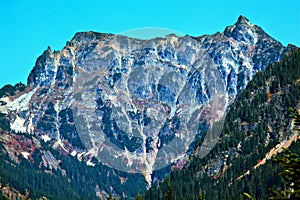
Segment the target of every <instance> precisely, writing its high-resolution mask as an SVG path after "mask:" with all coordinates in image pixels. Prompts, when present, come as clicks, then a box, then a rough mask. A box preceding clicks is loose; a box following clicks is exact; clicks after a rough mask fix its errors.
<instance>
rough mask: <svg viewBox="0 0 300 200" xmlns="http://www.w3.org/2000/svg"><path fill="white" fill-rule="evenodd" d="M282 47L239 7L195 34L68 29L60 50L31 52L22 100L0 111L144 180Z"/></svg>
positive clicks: (181, 150) (182, 150) (174, 156)
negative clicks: (237, 13) (138, 35)
mask: <svg viewBox="0 0 300 200" xmlns="http://www.w3.org/2000/svg"><path fill="white" fill-rule="evenodd" d="M290 48H293V47H292V46H289V47H284V46H282V45H281V44H280V43H279V42H277V41H276V40H274V39H273V38H272V37H270V36H269V35H267V34H266V33H265V32H264V31H263V30H262V29H261V28H260V27H258V26H256V25H253V24H251V23H250V22H249V20H248V19H246V18H245V17H243V16H241V17H239V19H238V21H237V22H236V23H235V24H234V25H232V26H228V27H226V29H225V31H224V32H223V33H216V34H214V35H204V36H201V37H190V36H184V37H177V36H175V35H168V36H166V37H165V38H155V39H151V40H139V39H133V38H128V37H125V36H121V35H113V34H104V33H95V32H82V33H77V34H76V35H75V36H74V38H73V39H72V40H71V41H70V42H67V44H66V46H65V47H64V48H63V50H62V51H60V52H58V51H54V52H52V51H51V49H50V48H48V49H47V50H46V51H45V52H44V53H43V54H42V55H41V56H40V57H39V58H38V59H37V62H36V65H35V66H34V68H33V70H32V71H31V73H30V75H29V77H28V86H30V87H31V88H33V90H32V91H33V94H31V95H32V97H31V98H30V101H29V102H28V104H26V105H24V106H25V107H24V108H22V109H19V110H18V109H14V108H8V107H7V110H6V111H7V112H11V113H12V116H13V117H12V120H13V121H12V123H14V120H17V119H18V120H20V118H22V119H23V120H21V122H22V124H21V125H20V126H22V130H24V129H25V130H26V131H27V132H29V133H31V134H36V135H41V136H44V135H47V136H49V137H50V138H51V141H50V142H51V145H52V146H53V147H57V146H59V145H60V146H63V145H64V143H62V142H61V141H66V142H68V143H69V144H70V145H71V146H72V147H73V148H74V149H76V151H77V153H78V154H80V152H81V153H82V154H80V155H91V156H94V157H97V158H98V159H99V160H100V161H101V162H103V163H105V164H107V165H109V166H111V167H112V168H116V169H118V170H123V171H129V172H140V173H144V174H145V177H146V179H147V180H148V181H151V178H150V177H149V176H150V174H151V173H152V172H153V171H154V170H157V169H160V168H162V167H164V166H166V165H168V164H170V163H172V162H174V161H176V160H178V159H181V158H183V157H184V155H185V154H186V152H187V151H188V149H189V148H190V147H191V144H192V142H193V141H194V139H195V138H196V137H200V136H201V135H202V133H203V132H204V131H206V130H207V125H208V124H211V123H214V122H215V121H218V120H220V119H222V117H223V116H224V114H225V113H226V109H227V107H228V106H229V105H230V104H231V103H232V101H233V100H234V99H235V97H236V95H237V94H238V93H239V92H240V91H241V90H243V89H244V88H245V87H246V85H247V83H248V81H249V80H251V79H252V77H253V76H254V75H255V74H256V73H257V72H258V71H260V70H263V69H264V68H265V67H266V66H267V65H268V64H269V63H273V62H276V61H278V60H280V59H281V58H282V57H283V56H284V55H285V54H286V53H287V52H288V51H289V50H290ZM20 110H22V116H21V111H20ZM63 149H65V148H63ZM65 150H66V149H65ZM66 151H68V150H66ZM67 153H73V154H74V151H72V152H67Z"/></svg>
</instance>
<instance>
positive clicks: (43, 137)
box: [41, 135, 51, 142]
mask: <svg viewBox="0 0 300 200" xmlns="http://www.w3.org/2000/svg"><path fill="white" fill-rule="evenodd" d="M41 138H42V139H43V140H44V142H48V141H50V140H51V138H50V137H49V136H48V135H42V136H41Z"/></svg>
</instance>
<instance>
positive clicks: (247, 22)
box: [236, 15, 250, 24]
mask: <svg viewBox="0 0 300 200" xmlns="http://www.w3.org/2000/svg"><path fill="white" fill-rule="evenodd" d="M236 23H241V24H249V23H250V21H249V19H248V18H246V17H245V16H243V15H240V16H239V18H238V21H237V22H236Z"/></svg>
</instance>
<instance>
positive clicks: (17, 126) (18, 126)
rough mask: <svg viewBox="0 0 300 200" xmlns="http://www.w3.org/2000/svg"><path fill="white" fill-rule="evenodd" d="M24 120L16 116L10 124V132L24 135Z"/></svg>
mask: <svg viewBox="0 0 300 200" xmlns="http://www.w3.org/2000/svg"><path fill="white" fill-rule="evenodd" d="M24 123H25V119H23V118H21V117H19V116H18V115H17V118H16V119H15V121H14V122H13V123H11V124H10V127H11V129H12V130H14V131H16V132H20V133H25V132H26V127H25V126H24Z"/></svg>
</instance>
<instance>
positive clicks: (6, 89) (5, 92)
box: [0, 82, 26, 98]
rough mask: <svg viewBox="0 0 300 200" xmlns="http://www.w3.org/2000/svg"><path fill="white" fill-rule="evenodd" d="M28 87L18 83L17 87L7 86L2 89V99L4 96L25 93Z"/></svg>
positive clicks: (0, 93) (0, 91)
mask: <svg viewBox="0 0 300 200" xmlns="http://www.w3.org/2000/svg"><path fill="white" fill-rule="evenodd" d="M25 88H26V86H25V85H24V84H23V83H21V82H20V83H17V84H16V85H15V86H12V85H5V86H3V87H2V88H1V89H0V98H2V97H3V96H13V95H15V93H16V91H19V92H23V91H24V90H25Z"/></svg>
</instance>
